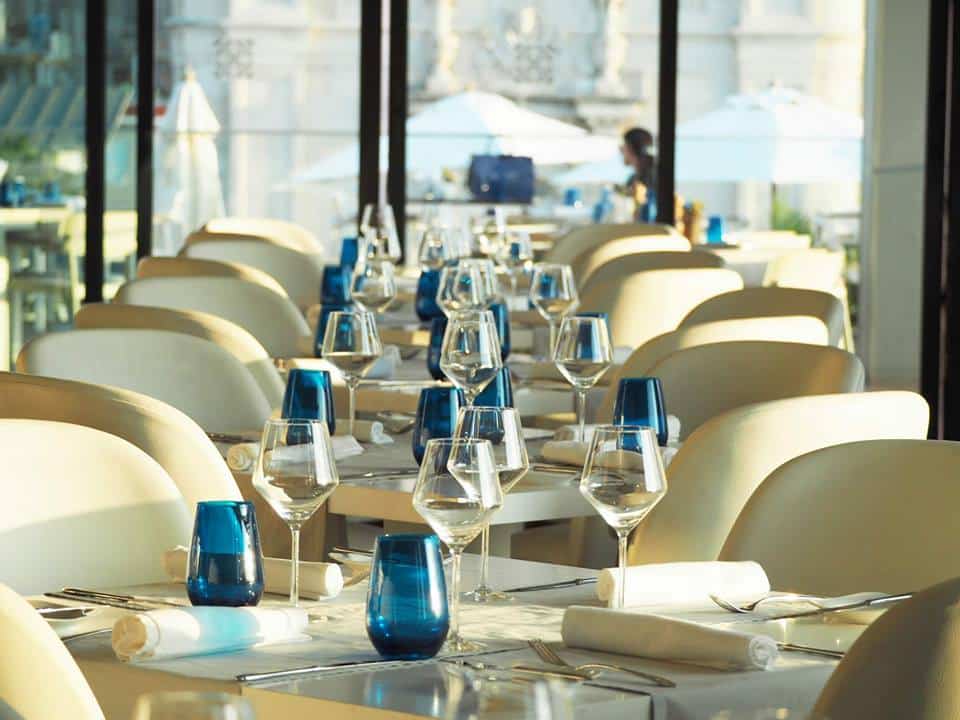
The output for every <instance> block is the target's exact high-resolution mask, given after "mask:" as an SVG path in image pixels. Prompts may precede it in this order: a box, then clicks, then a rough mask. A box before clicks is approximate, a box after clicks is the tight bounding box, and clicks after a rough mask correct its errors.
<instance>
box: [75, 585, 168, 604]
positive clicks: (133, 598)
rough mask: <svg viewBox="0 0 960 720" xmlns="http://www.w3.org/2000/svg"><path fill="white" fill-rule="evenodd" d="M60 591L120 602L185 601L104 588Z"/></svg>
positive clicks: (155, 602)
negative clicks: (118, 591) (127, 593)
mask: <svg viewBox="0 0 960 720" xmlns="http://www.w3.org/2000/svg"><path fill="white" fill-rule="evenodd" d="M60 592H61V593H63V594H64V595H70V596H74V597H77V598H98V599H101V600H114V601H116V602H121V603H122V602H126V603H130V602H134V603H149V604H152V605H166V606H168V607H185V606H186V603H183V602H174V601H173V600H163V599H162V598H154V597H147V596H145V595H124V594H121V593H111V592H106V591H105V590H88V589H87V588H75V587H65V588H63V589H62V590H61V591H60Z"/></svg>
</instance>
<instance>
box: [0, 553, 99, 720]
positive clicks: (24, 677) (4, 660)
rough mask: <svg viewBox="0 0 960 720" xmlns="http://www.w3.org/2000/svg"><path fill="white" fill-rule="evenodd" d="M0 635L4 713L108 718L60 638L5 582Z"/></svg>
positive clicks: (45, 718) (29, 718)
mask: <svg viewBox="0 0 960 720" xmlns="http://www.w3.org/2000/svg"><path fill="white" fill-rule="evenodd" d="M67 552H69V551H67ZM25 554H26V553H25ZM0 637H2V638H3V642H2V643H0V717H2V718H4V720H50V719H52V718H71V720H103V712H102V711H101V710H100V705H99V704H98V703H97V699H96V698H95V697H94V695H93V691H92V690H91V689H90V686H89V685H88V684H87V680H86V678H84V676H83V673H82V672H80V668H79V667H77V663H76V662H75V661H74V659H73V658H72V657H71V656H70V652H69V651H68V650H67V648H66V647H65V646H64V644H63V643H62V642H61V641H60V638H59V637H57V634H56V633H55V632H54V631H53V630H52V629H51V628H50V625H49V624H48V623H47V621H46V620H44V619H43V618H42V617H40V614H39V613H38V612H37V611H36V610H35V609H34V608H33V606H32V605H31V604H30V603H28V602H27V601H26V600H24V599H23V598H22V597H20V596H19V595H18V594H17V593H15V592H14V591H13V590H11V589H10V588H9V587H7V586H6V585H0Z"/></svg>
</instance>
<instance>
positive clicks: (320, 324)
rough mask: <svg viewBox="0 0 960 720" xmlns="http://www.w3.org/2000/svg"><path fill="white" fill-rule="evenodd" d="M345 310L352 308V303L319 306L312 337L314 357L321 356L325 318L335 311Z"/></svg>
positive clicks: (325, 328)
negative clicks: (318, 314) (315, 327)
mask: <svg viewBox="0 0 960 720" xmlns="http://www.w3.org/2000/svg"><path fill="white" fill-rule="evenodd" d="M347 310H353V305H352V304H351V303H349V302H346V303H324V304H323V306H322V307H321V308H320V317H319V318H318V320H317V334H316V335H315V336H314V338H313V355H314V357H322V356H323V336H324V334H325V333H326V332H327V320H328V319H329V318H330V314H331V313H335V312H346V311H347Z"/></svg>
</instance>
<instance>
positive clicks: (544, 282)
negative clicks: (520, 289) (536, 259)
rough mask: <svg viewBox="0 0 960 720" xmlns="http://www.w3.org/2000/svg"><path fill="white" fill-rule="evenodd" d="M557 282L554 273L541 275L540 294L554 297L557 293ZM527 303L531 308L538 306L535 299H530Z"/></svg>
mask: <svg viewBox="0 0 960 720" xmlns="http://www.w3.org/2000/svg"><path fill="white" fill-rule="evenodd" d="M556 284H557V283H556V282H555V281H554V277H553V275H541V276H540V296H541V297H554V296H555V295H556V292H557V291H556V290H555V289H554V288H555V287H556ZM527 305H528V306H529V307H530V309H531V310H536V309H537V306H536V305H534V304H533V300H528V301H527Z"/></svg>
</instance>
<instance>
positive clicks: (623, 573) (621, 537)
mask: <svg viewBox="0 0 960 720" xmlns="http://www.w3.org/2000/svg"><path fill="white" fill-rule="evenodd" d="M629 537H630V533H629V532H628V531H626V530H617V568H618V570H619V573H620V582H619V583H617V596H616V599H615V601H614V602H615V604H614V607H615V608H618V609H620V608H623V606H624V604H625V603H624V598H625V593H624V591H625V589H626V586H627V540H628V539H629Z"/></svg>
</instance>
